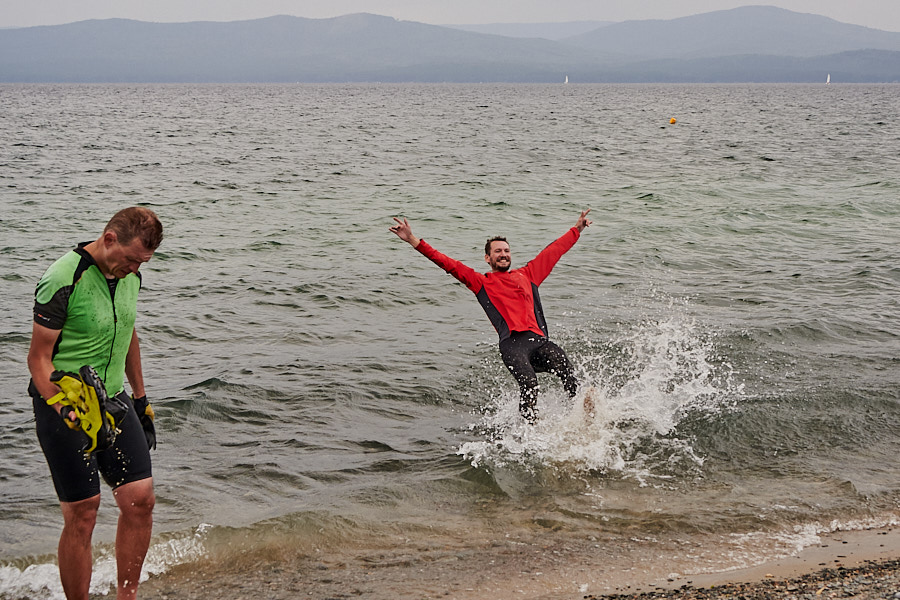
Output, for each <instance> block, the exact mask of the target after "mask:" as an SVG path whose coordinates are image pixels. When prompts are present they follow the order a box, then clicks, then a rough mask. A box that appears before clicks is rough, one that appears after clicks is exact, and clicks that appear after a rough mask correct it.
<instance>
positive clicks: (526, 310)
mask: <svg viewBox="0 0 900 600" xmlns="http://www.w3.org/2000/svg"><path fill="white" fill-rule="evenodd" d="M580 236H581V233H580V232H579V231H578V229H577V228H576V227H573V228H571V229H570V230H569V231H567V232H566V233H565V234H563V236H562V237H560V238H559V239H558V240H556V241H555V242H553V243H551V244H550V245H549V246H547V247H546V248H544V249H543V250H541V253H540V254H538V255H537V256H536V257H534V260H532V261H531V262H529V263H528V264H527V265H525V266H524V267H522V268H521V269H512V270H510V271H507V272H506V273H494V272H491V273H479V272H477V271H476V270H475V269H473V268H471V267H467V266H466V265H464V264H463V263H461V262H459V261H458V260H454V259H452V258H450V257H449V256H446V255H444V254H441V253H440V252H438V251H437V250H435V249H434V248H432V247H431V246H430V245H428V243H427V242H425V240H420V241H419V245H418V246H416V250H418V251H419V252H421V253H422V254H424V255H425V256H426V257H427V258H428V259H429V260H431V261H432V262H433V263H435V264H436V265H437V266H439V267H440V268H442V269H444V270H445V271H446V272H447V273H449V274H451V275H453V276H454V277H455V278H456V279H458V280H459V281H461V282H462V283H464V284H465V285H466V287H467V288H469V289H470V290H472V292H473V293H474V294H475V296H476V297H477V298H478V302H479V303H481V307H482V308H483V309H484V312H486V313H487V316H488V318H489V319H490V320H491V323H493V325H494V329H496V330H497V333H498V334H499V335H500V341H501V342H502V341H503V340H505V339H506V338H508V337H509V336H510V334H511V333H512V332H514V331H532V332H534V333H536V334H538V335H542V336H545V337H546V336H548V333H547V321H546V319H544V310H543V308H542V307H541V297H540V296H539V295H538V286H539V285H541V283H543V282H544V280H545V279H546V278H547V276H548V275H550V271H551V270H552V269H553V267H554V266H555V265H556V263H557V261H559V259H560V258H561V257H562V255H563V254H565V253H566V252H568V251H569V249H570V248H571V247H572V246H574V245H575V242H577V241H578V238H579V237H580Z"/></svg>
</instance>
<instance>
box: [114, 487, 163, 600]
mask: <svg viewBox="0 0 900 600" xmlns="http://www.w3.org/2000/svg"><path fill="white" fill-rule="evenodd" d="M113 494H114V495H115V497H116V504H118V505H119V526H118V529H117V530H116V569H117V572H118V580H119V581H118V584H119V587H118V592H117V595H116V599H117V600H133V599H134V598H136V597H137V588H138V583H140V579H141V567H142V566H143V565H144V557H145V556H146V555H147V548H148V547H149V546H150V533H151V532H152V530H153V506H154V504H155V503H156V496H155V495H154V494H153V478H148V479H142V480H140V481H134V482H132V483H126V484H125V485H123V486H120V487H118V488H116V489H115V490H114V491H113Z"/></svg>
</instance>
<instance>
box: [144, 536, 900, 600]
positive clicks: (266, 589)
mask: <svg viewBox="0 0 900 600" xmlns="http://www.w3.org/2000/svg"><path fill="white" fill-rule="evenodd" d="M530 547H535V546H534V545H533V544H532V545H531V546H529V548H530ZM592 560H595V561H596V558H595V557H592V556H591V555H590V553H586V552H585V549H584V548H574V547H572V546H571V545H564V546H553V545H552V544H551V545H544V546H541V547H540V552H537V551H530V550H529V549H528V548H525V549H524V550H523V549H522V548H515V549H511V548H509V547H507V546H505V545H504V544H502V543H500V542H496V541H494V542H489V541H488V540H486V545H485V547H483V548H481V549H475V550H473V549H460V548H457V549H447V548H442V549H438V548H437V547H432V548H423V547H416V548H397V549H393V550H391V549H386V548H384V547H383V548H380V549H378V548H370V549H367V550H360V551H357V552H354V554H353V556H350V555H347V556H343V557H338V558H335V557H332V556H316V555H314V554H294V553H292V552H291V551H290V550H284V551H283V552H281V553H279V554H278V555H277V556H271V555H269V556H266V557H263V556H248V555H242V556H239V557H235V558H232V559H229V560H227V561H220V562H218V563H214V562H212V561H204V562H201V563H199V564H191V565H182V566H180V567H176V568H174V569H173V570H172V571H170V572H168V573H165V574H162V575H159V576H156V577H152V578H151V579H150V580H148V581H146V582H144V583H143V584H142V586H141V589H140V594H139V597H140V598H142V599H143V600H174V599H179V600H193V599H197V600H199V599H201V598H202V599H205V600H233V599H246V600H256V599H266V600H282V599H283V600H288V599H293V598H320V599H337V598H371V599H385V600H388V599H390V600H405V599H410V600H412V599H422V598H459V599H466V600H482V599H485V600H486V599H493V600H496V599H504V598H529V599H535V600H549V599H552V598H563V599H572V600H575V599H589V600H590V599H594V598H601V597H608V596H612V597H625V596H630V597H645V598H650V597H655V598H732V597H734V598H741V597H743V598H748V599H754V598H785V599H787V598H794V599H796V598H806V597H808V598H829V597H841V598H857V599H863V600H865V599H869V598H891V599H893V598H894V594H895V593H897V592H900V528H898V529H896V530H895V529H893V528H887V529H869V530H864V531H851V532H839V533H835V534H825V535H822V536H820V541H819V543H817V544H814V545H812V546H810V547H807V548H805V549H804V550H803V551H802V552H800V553H798V554H797V555H795V556H789V557H785V558H780V559H777V560H772V561H770V562H767V563H765V564H762V565H759V566H757V567H753V568H750V569H741V570H732V571H726V572H719V573H706V574H695V575H685V576H677V577H673V576H671V575H670V576H660V573H663V572H665V567H666V565H664V564H663V565H658V566H659V568H658V569H652V568H651V569H648V568H643V569H641V570H639V571H638V570H636V571H635V572H633V573H630V574H627V575H625V576H619V577H615V578H612V579H610V577H609V576H608V575H609V573H608V571H607V572H604V568H605V566H604V565H603V564H592ZM598 562H601V561H598ZM599 575H605V576H599ZM613 581H615V583H612V582H613ZM580 582H588V583H580ZM604 582H605V583H604ZM897 598H898V599H900V594H898V596H897Z"/></svg>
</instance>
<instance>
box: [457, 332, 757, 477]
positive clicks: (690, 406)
mask: <svg viewBox="0 0 900 600" xmlns="http://www.w3.org/2000/svg"><path fill="white" fill-rule="evenodd" d="M578 367H579V371H580V372H581V377H580V379H581V386H580V390H579V393H578V395H577V396H576V397H575V398H574V401H573V400H572V399H569V398H567V397H565V394H563V393H562V392H559V391H550V392H545V393H543V394H542V395H541V398H540V399H539V401H538V406H539V408H540V418H539V420H538V422H537V423H536V424H535V425H534V426H529V425H527V424H526V423H525V422H524V420H523V419H522V418H521V417H520V416H519V414H518V409H517V406H518V397H517V395H516V394H514V393H512V392H507V393H503V394H501V395H500V397H498V398H497V399H496V400H495V403H494V405H493V406H492V407H491V410H490V411H488V414H486V415H485V416H484V417H483V418H482V420H481V421H480V422H478V423H476V424H474V425H472V426H471V429H472V431H474V432H476V433H477V434H479V435H481V436H483V437H484V438H485V439H483V440H477V441H472V442H468V443H465V444H463V445H462V446H461V447H460V448H459V449H458V454H460V455H462V456H465V457H466V458H467V459H468V460H470V461H471V463H472V465H473V466H475V467H485V468H488V469H490V468H491V467H492V466H493V467H501V466H504V465H508V464H512V463H518V464H520V465H523V466H526V467H537V466H540V467H541V468H546V467H548V466H551V467H554V468H564V469H566V470H575V471H578V472H592V471H596V472H601V473H604V474H618V475H620V476H622V477H633V478H636V479H638V480H639V481H640V482H641V483H647V482H649V481H650V480H652V479H656V480H664V479H671V478H674V477H679V476H686V475H689V474H690V473H695V472H696V471H697V470H698V469H699V468H700V467H701V466H702V464H703V458H702V457H701V456H699V455H698V454H697V453H696V452H695V451H694V449H693V445H692V439H691V435H690V433H689V432H688V431H685V430H683V429H689V428H683V427H681V425H682V424H683V423H685V422H686V421H688V420H689V419H693V418H708V417H709V416H711V415H714V414H717V413H718V412H720V411H721V410H723V409H726V408H728V407H731V406H733V405H734V403H735V400H736V398H737V396H738V395H739V394H740V392H741V386H739V385H735V383H734V382H733V373H732V368H731V366H730V365H729V364H728V362H727V361H726V360H724V359H723V358H722V357H719V356H718V355H717V354H716V351H715V348H714V344H713V339H712V338H711V337H710V336H707V335H704V334H703V333H702V332H701V331H700V330H699V327H698V326H697V325H696V323H695V322H694V321H693V320H691V319H688V318H686V317H683V316H680V315H678V316H670V317H667V318H666V319H665V320H647V321H643V322H641V323H639V324H638V325H636V326H635V327H633V328H632V329H630V330H627V331H623V332H620V333H619V334H618V335H617V336H616V338H615V339H613V340H611V341H609V342H607V343H604V344H603V345H602V346H600V347H592V346H591V345H590V344H589V345H588V351H587V352H585V353H583V356H582V358H581V360H580V364H579V365H578Z"/></svg>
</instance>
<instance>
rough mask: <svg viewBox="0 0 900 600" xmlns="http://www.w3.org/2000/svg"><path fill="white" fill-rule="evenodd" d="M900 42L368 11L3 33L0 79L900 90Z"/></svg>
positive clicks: (759, 23)
mask: <svg viewBox="0 0 900 600" xmlns="http://www.w3.org/2000/svg"><path fill="white" fill-rule="evenodd" d="M898 65H900V33H890V32H884V31H878V30H874V29H867V28H864V27H858V26H855V25H846V24H842V23H838V22H836V21H833V20H831V19H826V18H824V17H820V16H816V15H804V14H800V13H794V12H791V11H786V10H782V9H776V8H771V7H745V8H740V9H734V10H730V11H717V12H713V13H707V14H704V15H698V16H695V17H687V18H684V19H674V20H671V21H632V22H625V23H616V24H610V25H603V26H601V27H599V28H597V29H594V30H593V31H591V32H589V33H583V34H579V35H576V36H571V37H568V38H565V39H564V40H562V41H553V40H550V39H546V38H545V39H540V38H524V37H512V36H503V35H497V34H487V33H476V32H471V31H462V30H459V29H454V28H451V27H441V26H435V25H426V24H423V23H415V22H408V21H398V20H396V19H393V18H389V17H382V16H377V15H370V14H355V15H347V16H344V17H337V18H333V19H303V18H299V17H288V16H278V17H270V18H267V19H257V20H252V21H238V22H230V23H213V22H194V23H145V22H140V21H130V20H121V19H111V20H102V21H82V22H78V23H71V24H68V25H59V26H52V27H29V28H23V29H6V30H0V82H190V83H193V82H364V81H384V82H492V81H496V82H553V83H559V82H562V81H563V80H564V78H565V77H566V76H567V75H568V76H569V77H570V80H571V81H572V82H578V83H585V82H638V81H640V82H643V81H666V82H668V81H699V82H717V81H729V82H730V81H799V82H819V81H822V79H823V77H824V76H825V74H827V72H831V73H832V77H833V80H834V81H835V82H838V81H866V82H883V81H900V73H898V70H900V67H898Z"/></svg>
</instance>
